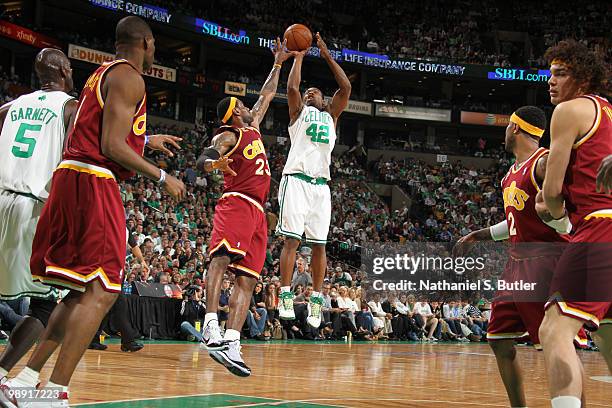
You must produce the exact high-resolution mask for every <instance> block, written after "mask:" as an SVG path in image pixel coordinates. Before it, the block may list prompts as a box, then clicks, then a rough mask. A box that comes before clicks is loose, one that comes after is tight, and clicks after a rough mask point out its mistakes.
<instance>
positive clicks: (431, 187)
mask: <svg viewBox="0 0 612 408" xmlns="http://www.w3.org/2000/svg"><path fill="white" fill-rule="evenodd" d="M211 131H212V129H209V128H208V129H206V130H205V131H204V132H198V131H197V130H187V129H180V128H176V127H159V126H158V127H156V128H154V129H150V133H152V134H153V133H167V134H177V135H180V136H182V137H183V141H182V142H181V144H182V147H183V149H182V150H181V151H180V152H177V153H179V154H177V155H176V156H175V157H173V158H168V157H165V156H162V155H161V154H159V153H156V152H150V151H149V152H147V156H148V157H149V158H151V159H152V160H154V161H156V162H157V163H158V164H159V165H160V166H161V167H164V168H166V169H167V170H168V171H171V172H174V174H176V175H177V176H178V177H180V178H181V179H182V180H184V181H185V183H186V184H187V187H188V194H187V196H186V198H185V199H184V200H183V201H182V202H181V203H175V202H173V201H172V200H171V199H170V198H169V197H168V196H167V195H166V194H165V193H163V192H162V191H159V189H157V188H156V187H154V184H153V183H152V182H150V181H146V180H143V179H142V178H134V179H131V180H129V181H126V182H123V183H122V185H121V194H122V198H123V199H124V202H125V204H126V220H127V225H128V229H129V230H130V233H131V234H132V235H133V236H134V238H135V239H136V242H137V243H138V245H140V248H141V250H142V253H143V259H136V258H134V257H133V256H131V255H130V256H128V257H127V260H126V282H125V284H124V292H126V293H135V286H134V285H135V283H134V282H141V283H152V282H159V283H163V284H174V285H175V287H178V288H179V291H178V293H177V292H176V291H175V293H174V295H175V296H178V297H180V296H181V291H183V294H184V296H185V300H184V301H185V306H184V307H183V308H182V310H183V312H184V313H185V319H186V320H185V323H184V324H183V325H182V331H183V332H184V333H185V334H184V338H189V339H197V338H198V337H197V335H195V336H194V330H195V327H196V322H195V320H197V319H198V316H199V314H200V312H201V310H200V311H198V310H199V309H198V308H199V307H203V304H204V301H205V299H204V297H205V295H204V294H205V285H206V267H207V261H208V260H207V252H208V251H207V250H208V248H207V245H208V240H209V237H210V233H211V230H212V216H213V214H214V212H213V209H214V205H215V203H216V201H217V199H218V198H219V197H220V195H221V191H222V175H220V174H214V173H213V174H211V175H207V176H204V175H202V174H200V173H199V172H198V171H196V170H195V168H194V163H195V159H196V155H197V154H198V152H199V151H200V150H201V148H202V146H203V143H204V142H203V141H204V140H206V139H205V137H204V136H203V134H202V133H206V134H209V133H211ZM287 149H288V146H287V144H285V145H283V144H271V145H269V146H268V148H267V153H268V156H269V163H270V169H271V171H272V175H273V179H274V180H275V181H273V183H272V188H271V194H270V199H269V202H268V203H267V205H266V208H267V210H268V212H269V214H268V219H269V224H270V225H269V229H270V241H269V245H268V250H267V254H266V262H265V266H264V269H263V270H262V274H261V280H260V284H259V285H258V286H257V288H256V293H254V295H253V301H252V305H251V310H250V313H249V316H248V318H247V323H246V324H245V331H244V333H245V335H246V336H247V337H251V338H255V339H260V340H267V339H269V338H303V339H313V340H314V339H339V338H344V337H346V336H347V335H349V336H351V337H353V338H355V339H363V340H376V339H379V340H384V339H387V338H391V339H394V338H395V339H409V340H427V341H436V340H458V341H465V339H467V340H468V341H479V340H481V339H482V338H483V332H484V331H485V330H486V319H479V316H475V314H477V312H476V311H474V310H471V311H470V313H468V311H467V309H468V304H467V303H465V302H468V300H467V299H463V300H464V301H465V302H464V303H465V304H464V305H463V306H462V307H461V308H457V307H456V306H455V305H456V304H458V302H459V301H461V299H452V300H451V299H437V298H436V299H431V302H429V299H419V302H415V299H413V298H412V297H411V296H406V295H402V296H399V298H397V299H396V298H395V297H394V296H395V294H393V293H389V294H387V295H385V298H383V299H378V298H377V297H376V296H377V295H376V294H375V293H370V292H368V291H367V290H366V288H365V287H364V285H365V284H366V283H367V275H366V273H365V269H364V268H363V267H360V265H361V264H360V261H361V260H360V258H359V252H358V251H356V250H357V248H360V247H362V246H363V245H365V244H366V243H369V242H408V241H427V240H432V241H445V242H451V241H454V240H456V239H457V238H459V237H460V236H461V235H463V234H465V233H467V232H468V231H469V230H471V229H474V228H478V227H480V226H483V225H488V224H489V223H493V222H497V220H498V218H500V217H501V216H502V215H501V214H503V212H502V211H501V210H500V206H501V201H500V198H499V197H498V196H499V194H497V191H496V190H495V189H494V187H493V186H495V185H497V184H496V183H497V180H498V179H499V172H496V171H494V170H490V171H483V170H478V171H476V170H470V169H467V168H464V167H463V166H461V165H455V166H450V165H445V166H426V165H425V164H424V163H420V162H413V163H400V162H397V161H380V162H378V163H376V164H375V166H374V169H375V172H376V173H375V174H377V175H378V177H380V180H381V181H384V182H388V183H393V184H398V185H402V186H403V187H404V188H405V189H406V190H407V191H408V192H409V193H410V194H411V195H412V197H413V199H415V200H416V201H415V202H414V203H413V209H414V208H423V209H426V211H425V212H424V213H418V212H415V211H414V210H413V212H410V210H409V209H408V208H403V209H401V210H397V211H394V212H390V211H389V209H388V206H387V205H386V204H385V203H384V202H383V201H382V200H381V199H380V198H379V197H378V196H377V195H376V194H375V193H374V192H372V191H371V190H370V189H369V187H367V185H366V184H365V183H364V181H366V179H367V172H366V167H365V165H364V163H363V159H360V158H358V157H356V156H355V155H353V154H352V153H346V154H344V155H341V156H340V157H338V158H336V159H335V160H334V164H333V166H332V169H331V171H332V182H331V185H330V187H331V190H332V206H333V210H332V214H333V215H332V226H331V230H330V244H329V246H328V251H329V252H330V256H329V258H328V259H329V261H328V267H327V274H326V278H325V279H326V280H325V285H324V289H323V294H324V298H325V300H326V305H325V308H324V309H323V310H324V319H323V324H322V326H321V327H320V328H319V329H316V330H315V329H312V328H311V327H310V326H308V324H307V323H306V316H307V309H306V304H307V302H308V299H309V296H310V293H311V292H312V276H311V275H310V273H309V270H308V263H309V255H310V251H309V248H307V247H305V248H302V249H301V251H300V258H299V259H298V262H296V270H295V274H294V278H293V285H292V288H293V290H294V292H295V294H296V296H297V298H296V301H295V302H294V307H295V311H296V320H295V321H280V320H279V319H278V301H279V298H278V293H279V290H280V281H279V275H280V271H279V259H280V250H281V249H282V242H283V241H282V238H279V237H274V234H273V229H274V226H275V222H276V221H275V220H276V215H275V213H278V204H277V194H278V188H277V184H276V181H278V180H280V177H281V172H282V167H283V165H284V157H286V152H287ZM501 164H502V165H504V164H506V165H507V164H508V163H507V162H505V163H501ZM232 285H233V283H232V279H231V275H230V274H228V276H227V281H226V282H224V292H223V296H222V299H221V311H220V313H219V315H220V320H221V321H223V320H225V319H227V313H226V308H227V304H228V296H229V295H230V294H231V288H232ZM379 295H380V294H379ZM441 300H446V301H448V303H445V304H442V303H439V301H441ZM469 300H470V301H474V300H476V301H478V300H480V299H469ZM437 301H438V302H437ZM188 305H191V306H188ZM193 305H199V306H197V307H196V306H193ZM476 310H478V309H477V308H476ZM473 315H474V316H473ZM474 317H477V318H476V319H475V318H474ZM455 321H456V322H455ZM187 323H188V324H187ZM349 333H350V334H349Z"/></svg>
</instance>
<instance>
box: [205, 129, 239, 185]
mask: <svg viewBox="0 0 612 408" xmlns="http://www.w3.org/2000/svg"><path fill="white" fill-rule="evenodd" d="M236 143H238V139H237V138H236V135H235V134H234V133H233V132H230V131H225V132H222V133H219V134H218V135H217V136H215V137H213V140H212V144H211V145H210V147H208V148H206V149H204V151H203V152H202V154H201V155H200V157H198V160H197V162H196V167H197V168H198V169H200V170H201V171H205V172H208V173H210V172H211V171H213V170H217V169H219V170H221V171H222V172H224V173H229V174H231V175H232V176H235V175H236V172H235V171H234V170H232V169H231V168H230V167H229V165H230V163H232V162H233V160H232V159H230V158H228V157H226V156H225V154H226V153H227V152H229V151H230V150H231V149H232V148H233V147H234V146H235V145H236Z"/></svg>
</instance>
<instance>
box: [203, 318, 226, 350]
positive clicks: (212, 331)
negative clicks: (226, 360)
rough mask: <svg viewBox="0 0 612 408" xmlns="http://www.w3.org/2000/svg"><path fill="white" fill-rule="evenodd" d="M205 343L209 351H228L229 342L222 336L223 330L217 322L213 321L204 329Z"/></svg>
mask: <svg viewBox="0 0 612 408" xmlns="http://www.w3.org/2000/svg"><path fill="white" fill-rule="evenodd" d="M202 337H203V338H204V341H203V342H202V343H203V344H204V346H205V347H206V350H208V351H221V350H227V347H228V346H227V341H225V340H223V336H221V329H220V328H219V322H218V321H217V320H211V321H209V322H208V324H207V325H206V327H205V328H204V333H203V334H202Z"/></svg>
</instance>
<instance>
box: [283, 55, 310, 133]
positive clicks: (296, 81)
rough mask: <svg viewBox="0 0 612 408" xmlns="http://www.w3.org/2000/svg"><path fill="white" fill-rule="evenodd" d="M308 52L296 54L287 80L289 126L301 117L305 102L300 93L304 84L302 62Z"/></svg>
mask: <svg viewBox="0 0 612 408" xmlns="http://www.w3.org/2000/svg"><path fill="white" fill-rule="evenodd" d="M305 55H306V50H304V51H300V52H297V53H295V56H294V59H293V66H292V67H291V71H290V72H289V78H288V79H287V102H288V104H289V124H290V125H292V124H293V122H295V121H296V120H297V118H298V116H300V113H301V112H302V108H303V107H304V102H303V101H302V94H301V93H300V83H301V82H302V62H303V61H304V56H305Z"/></svg>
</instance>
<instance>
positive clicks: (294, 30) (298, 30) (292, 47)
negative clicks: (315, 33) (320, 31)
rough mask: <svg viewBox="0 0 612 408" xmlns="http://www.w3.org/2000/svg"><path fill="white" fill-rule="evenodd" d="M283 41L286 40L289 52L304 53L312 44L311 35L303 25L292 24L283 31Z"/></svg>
mask: <svg viewBox="0 0 612 408" xmlns="http://www.w3.org/2000/svg"><path fill="white" fill-rule="evenodd" d="M283 40H287V49H288V50H289V51H304V50H306V49H308V47H310V45H311V44H312V33H311V32H310V30H309V29H308V27H306V26H305V25H303V24H293V25H292V26H289V28H287V30H285V34H284V35H283Z"/></svg>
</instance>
